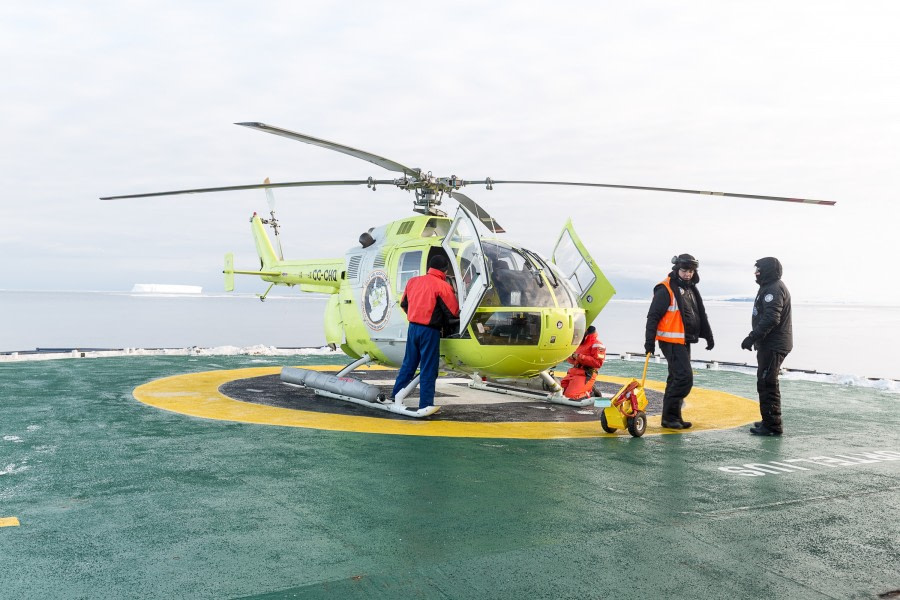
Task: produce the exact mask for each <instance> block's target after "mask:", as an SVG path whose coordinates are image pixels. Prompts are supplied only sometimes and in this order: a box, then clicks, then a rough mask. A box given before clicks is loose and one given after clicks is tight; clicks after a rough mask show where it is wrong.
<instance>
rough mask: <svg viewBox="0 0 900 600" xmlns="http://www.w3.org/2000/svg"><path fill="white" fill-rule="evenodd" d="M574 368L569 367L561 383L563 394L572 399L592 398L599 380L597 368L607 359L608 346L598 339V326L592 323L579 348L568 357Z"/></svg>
mask: <svg viewBox="0 0 900 600" xmlns="http://www.w3.org/2000/svg"><path fill="white" fill-rule="evenodd" d="M566 360H567V361H568V362H569V363H570V364H571V365H572V368H570V369H569V371H568V373H566V376H565V377H563V380H562V381H560V382H559V385H561V386H562V388H563V395H564V396H565V397H566V398H571V399H572V400H584V399H585V398H590V397H591V396H592V395H593V391H594V382H596V381H597V369H599V368H600V367H601V366H603V361H604V360H606V346H604V345H603V342H601V341H600V340H599V339H597V328H596V327H594V326H593V325H591V326H590V327H588V328H587V331H586V332H585V334H584V339H582V340H581V344H580V345H579V346H578V349H577V350H575V352H574V353H573V354H572V356H570V357H569V358H567V359H566Z"/></svg>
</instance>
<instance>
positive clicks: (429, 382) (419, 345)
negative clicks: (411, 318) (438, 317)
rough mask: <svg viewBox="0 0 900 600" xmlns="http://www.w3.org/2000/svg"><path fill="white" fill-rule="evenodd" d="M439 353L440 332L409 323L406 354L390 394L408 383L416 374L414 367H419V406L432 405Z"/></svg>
mask: <svg viewBox="0 0 900 600" xmlns="http://www.w3.org/2000/svg"><path fill="white" fill-rule="evenodd" d="M440 354H441V332H440V331H438V330H437V329H434V328H432V327H426V326H425V325H419V324H418V323H410V324H409V332H408V333H407V334H406V354H404V355H403V365H401V367H400V372H399V373H397V381H396V382H395V383H394V391H393V392H391V396H396V395H397V394H399V393H400V390H402V389H403V388H405V387H406V386H407V385H409V382H410V381H412V380H413V378H414V377H415V376H416V367H420V368H419V374H420V375H421V377H420V379H419V408H425V407H426V406H432V405H433V404H434V382H435V381H437V375H438V362H439V359H440Z"/></svg>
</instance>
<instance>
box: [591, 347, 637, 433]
mask: <svg viewBox="0 0 900 600" xmlns="http://www.w3.org/2000/svg"><path fill="white" fill-rule="evenodd" d="M649 364H650V354H649V353H647V357H646V359H644V373H643V375H641V380H640V381H638V380H637V379H632V380H631V381H630V382H629V383H627V384H625V385H624V386H623V387H622V389H620V390H619V391H618V392H616V395H615V396H613V397H612V400H602V399H599V398H598V399H597V400H595V401H594V406H602V407H604V408H603V411H602V412H601V413H600V427H602V428H603V431H605V432H606V433H615V432H616V430H617V429H627V430H628V433H630V434H631V435H633V436H634V437H641V436H642V435H644V432H645V431H647V413H645V412H644V411H645V410H646V408H647V395H646V394H645V393H644V382H645V381H646V380H647V365H649Z"/></svg>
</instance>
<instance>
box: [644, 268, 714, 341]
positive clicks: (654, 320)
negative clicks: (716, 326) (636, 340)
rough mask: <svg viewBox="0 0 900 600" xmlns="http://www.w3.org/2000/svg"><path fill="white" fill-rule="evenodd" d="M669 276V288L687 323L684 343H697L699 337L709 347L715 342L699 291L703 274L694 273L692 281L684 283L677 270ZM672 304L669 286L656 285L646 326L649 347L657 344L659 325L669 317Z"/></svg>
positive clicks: (682, 317) (645, 334)
mask: <svg viewBox="0 0 900 600" xmlns="http://www.w3.org/2000/svg"><path fill="white" fill-rule="evenodd" d="M668 277H669V286H670V287H671V288H672V293H673V294H675V303H676V304H678V310H679V311H680V312H681V320H682V321H683V322H684V341H685V342H687V343H688V344H694V343H696V342H697V340H698V338H703V339H705V340H706V342H707V343H708V344H711V343H713V333H712V328H710V326H709V319H707V318H706V308H705V307H704V306H703V298H701V297H700V290H698V289H697V284H698V283H700V275H699V274H697V273H694V276H693V277H692V278H691V280H690V281H684V280H683V279H681V277H679V276H678V273H677V272H676V271H672V272H671V273H669V275H668ZM681 290H684V291H683V292H682V291H681ZM669 302H670V300H669V291H668V290H667V289H666V286H664V285H662V284H661V283H660V284H657V285H656V287H655V288H653V300H651V301H650V309H649V310H648V311H647V326H646V330H645V333H644V341H645V343H646V344H653V343H654V342H655V340H656V329H657V326H658V325H659V321H660V319H662V318H663V315H665V314H666V310H667V309H668V308H669Z"/></svg>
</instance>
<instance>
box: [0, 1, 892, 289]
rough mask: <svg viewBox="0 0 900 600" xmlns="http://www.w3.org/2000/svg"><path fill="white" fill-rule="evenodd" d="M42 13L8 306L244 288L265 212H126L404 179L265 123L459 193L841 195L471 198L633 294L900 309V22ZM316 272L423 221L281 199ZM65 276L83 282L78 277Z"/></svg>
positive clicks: (17, 110)
mask: <svg viewBox="0 0 900 600" xmlns="http://www.w3.org/2000/svg"><path fill="white" fill-rule="evenodd" d="M548 6H549V5H547V4H546V3H533V2H531V3H530V2H499V3H491V4H484V3H476V2H448V3H442V4H441V5H440V6H430V5H427V4H422V3H415V2H388V3H369V4H366V3H359V2H320V3H305V2H304V3H291V2H256V3H243V2H222V3H210V2H144V3H126V4H121V3H114V2H108V3H102V2H41V3H38V4H34V3H32V4H31V5H29V4H25V3H19V4H18V5H4V6H3V7H2V8H0V61H2V64H3V65H4V73H3V79H4V90H5V91H4V94H3V95H2V96H0V130H2V132H3V135H2V136H0V175H2V181H3V182H4V194H3V198H2V200H0V206H2V215H3V217H4V225H5V227H4V232H3V234H2V235H0V256H2V257H3V258H2V264H3V273H4V284H3V287H5V288H13V289H15V288H32V289H33V288H45V289H60V288H67V289H73V288H74V289H98V288H99V289H111V288H118V289H122V288H125V289H127V288H128V287H130V284H131V283H134V282H137V281H147V280H150V279H151V278H152V277H156V278H164V279H165V281H166V282H174V283H177V282H183V283H193V281H187V279H189V278H204V277H207V278H208V281H203V282H201V283H203V284H204V285H211V282H212V281H215V282H216V284H217V282H218V278H219V273H218V271H219V270H220V260H221V255H222V253H224V252H225V251H228V250H235V251H236V252H237V254H238V257H239V260H243V261H244V262H246V263H249V264H253V262H254V261H255V258H254V256H253V250H252V242H251V241H250V239H249V235H248V231H247V224H246V217H247V216H248V215H249V213H250V212H252V211H253V210H260V211H262V210H265V203H264V200H263V196H262V193H261V192H260V193H257V194H254V193H249V192H248V193H234V194H221V195H216V196H211V197H200V196H183V197H177V198H169V199H158V200H153V199H149V200H142V201H133V202H121V203H101V202H99V201H98V200H97V197H98V196H101V195H107V194H116V193H130V192H140V191H153V190H165V189H178V188H185V187H195V186H196V187H201V186H212V185H228V184H240V183H252V182H255V181H260V180H261V179H263V178H264V177H266V176H270V177H272V179H273V180H274V181H286V180H298V179H319V178H365V177H367V176H369V175H374V176H376V177H384V176H387V173H385V172H383V171H379V170H378V169H377V168H375V167H372V166H371V165H368V164H366V163H363V162H360V161H358V160H355V159H353V158H350V157H346V156H341V155H338V154H333V153H329V152H327V151H324V150H322V149H319V148H314V147H309V146H305V145H303V144H298V143H295V142H291V141H289V140H284V139H280V138H276V137H273V136H267V135H263V134H260V133H258V132H254V131H249V130H245V129H242V128H238V127H236V126H234V125H232V124H231V123H233V122H236V121H245V120H261V121H265V122H268V123H272V124H276V125H279V126H282V127H286V128H289V129H294V130H297V131H302V132H305V133H309V134H311V135H315V136H320V137H324V138H326V139H331V140H335V141H338V142H341V143H344V144H348V145H351V146H355V147H359V148H363V149H366V150H369V151H371V152H374V153H377V154H381V155H383V156H386V157H389V158H392V159H395V160H398V161H400V162H402V163H404V164H407V165H409V166H413V167H423V168H426V169H431V170H433V171H435V173H439V174H441V175H448V174H451V173H455V174H457V175H460V176H461V177H464V178H480V177H485V176H491V177H494V178H498V179H499V178H504V179H516V178H537V179H570V180H578V181H600V182H609V183H625V184H638V185H655V186H669V187H683V188H696V189H712V190H718V191H732V192H747V193H760V194H774V195H784V196H804V197H813V198H825V199H834V200H838V201H839V204H838V206H837V207H836V208H822V207H811V206H794V205H785V204H781V203H773V202H754V201H750V200H728V199H716V198H706V197H690V196H683V195H663V196H661V195H658V194H650V193H642V192H625V191H621V192H618V191H611V190H610V191H602V190H598V191H592V190H581V189H579V190H572V189H564V188H544V187H539V188H535V187H532V188H527V187H522V186H515V187H513V186H509V187H507V188H505V189H501V188H500V187H499V186H498V188H497V189H496V190H494V191H493V192H487V191H484V190H478V189H475V188H472V189H470V190H469V191H468V192H467V193H468V194H469V195H470V196H472V197H473V198H475V199H476V200H477V201H479V202H480V203H482V204H484V205H486V206H487V207H488V208H489V209H490V210H491V211H492V212H493V213H494V214H495V216H496V217H497V219H498V220H499V221H500V222H501V223H502V224H503V225H504V226H505V227H506V228H507V229H508V230H509V231H510V234H509V235H510V238H511V239H518V240H528V241H529V244H530V245H532V246H534V247H535V249H537V250H539V251H542V252H545V253H546V252H549V249H550V245H551V244H552V241H553V240H555V238H556V235H557V233H558V230H559V228H561V227H562V224H563V223H564V221H565V219H566V217H567V216H570V215H571V216H572V217H574V218H575V219H576V223H577V226H578V228H579V230H580V231H582V232H587V233H583V236H584V237H585V238H586V239H587V240H588V241H589V246H590V248H591V250H592V251H593V252H594V254H595V255H596V256H597V258H598V259H599V260H600V262H601V263H602V264H604V265H609V270H610V274H611V275H612V276H613V278H614V279H615V277H616V276H618V274H621V276H622V277H625V276H626V275H627V276H631V277H636V276H640V277H646V278H647V279H648V281H655V280H657V279H658V278H659V277H660V276H661V275H662V274H663V270H664V268H665V267H666V265H667V261H668V259H669V257H670V256H671V254H673V253H676V252H683V251H689V252H692V253H694V254H696V255H697V256H699V257H700V258H701V261H702V262H703V265H704V266H703V276H704V283H703V286H704V288H707V289H717V290H718V289H722V290H729V289H731V288H733V289H734V291H735V292H741V291H748V290H749V291H752V289H753V287H754V286H753V284H752V277H751V275H752V274H751V273H749V269H750V268H751V267H752V263H753V261H754V260H755V259H757V258H759V257H761V256H764V255H775V256H778V257H779V258H781V259H782V261H783V262H784V263H785V279H786V281H788V283H789V285H790V286H791V287H792V290H793V292H794V295H795V296H800V297H806V298H838V299H852V300H865V299H872V300H878V301H896V298H895V297H894V296H895V293H894V291H893V286H892V285H891V284H889V283H888V281H889V280H891V279H892V278H890V276H889V275H888V273H889V272H890V271H889V270H890V269H891V268H892V267H893V264H894V263H895V262H896V259H897V252H896V251H895V250H894V249H893V244H892V243H891V242H890V240H891V239H892V238H893V235H894V234H893V222H894V221H895V220H896V211H895V209H894V208H893V206H892V203H893V201H894V198H893V190H894V171H895V169H896V164H897V159H898V157H900V141H898V140H900V89H898V84H897V82H896V78H895V77H892V76H891V75H892V74H893V73H896V72H898V70H900V69H898V66H900V65H898V62H900V42H898V41H897V38H896V35H895V31H894V28H893V23H896V22H897V17H900V5H897V4H896V3H894V2H888V1H881V2H879V1H874V2H866V3H864V4H861V5H860V4H854V3H850V2H844V1H830V2H829V1H826V2H811V1H808V2H807V1H802V2H793V3H784V2H775V1H761V2H754V3H744V2H712V1H709V2H691V3H687V4H684V3H682V4H679V5H673V4H671V3H667V2H661V1H643V2H634V3H628V4H627V5H626V4H623V3H615V2H557V3H554V4H553V5H552V9H551V8H548ZM278 195H279V199H280V205H281V209H280V210H281V213H282V214H281V217H282V222H283V224H284V227H285V229H284V232H285V240H284V241H285V245H286V246H287V248H288V254H289V255H290V256H292V257H297V258H301V257H307V256H309V257H315V256H330V255H339V254H340V253H342V252H343V251H344V250H345V249H346V248H348V247H350V246H352V245H353V244H354V243H355V240H356V238H357V236H358V234H359V232H361V231H363V230H365V229H367V228H368V227H370V226H372V225H375V224H379V223H382V222H386V221H389V220H391V219H393V218H397V217H401V216H404V215H405V214H407V213H406V211H407V210H408V207H409V202H410V200H409V197H408V196H407V195H406V194H403V193H400V192H398V191H395V190H390V189H380V190H379V191H378V192H377V193H376V194H372V193H371V192H368V191H366V190H361V189H349V190H334V189H322V190H303V191H300V190H290V191H288V190H284V191H281V192H279V194H278ZM61 265H65V268H60V266H61Z"/></svg>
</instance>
